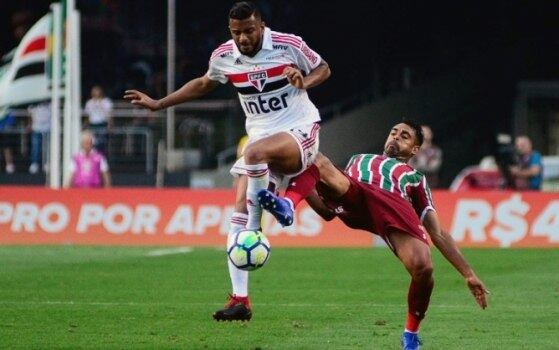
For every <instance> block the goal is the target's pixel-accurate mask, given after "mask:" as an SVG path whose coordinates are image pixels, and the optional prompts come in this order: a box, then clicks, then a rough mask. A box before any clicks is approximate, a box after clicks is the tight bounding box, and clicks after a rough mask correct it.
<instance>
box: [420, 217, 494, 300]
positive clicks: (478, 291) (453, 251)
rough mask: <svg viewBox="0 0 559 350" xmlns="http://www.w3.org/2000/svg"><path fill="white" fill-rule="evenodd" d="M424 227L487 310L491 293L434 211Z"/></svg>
mask: <svg viewBox="0 0 559 350" xmlns="http://www.w3.org/2000/svg"><path fill="white" fill-rule="evenodd" d="M423 226H424V227H425V229H426V230H427V232H428V233H429V236H430V237H431V240H432V241H433V244H434V245H435V247H437V249H438V250H439V251H440V252H441V253H442V254H443V256H444V257H445V258H446V260H448V261H449V262H450V263H451V264H452V266H454V267H455V268H456V270H458V272H459V273H460V274H461V275H462V276H463V277H464V279H465V280H466V283H467V285H468V288H469V289H470V291H471V292H472V295H473V296H474V298H475V299H476V302H477V303H478V304H479V306H480V307H481V308H482V309H485V308H486V307H487V299H486V297H485V296H486V294H489V291H488V290H487V289H486V288H485V285H484V284H483V282H482V281H481V280H480V279H479V278H478V277H477V276H476V274H475V272H474V270H473V269H472V268H471V267H470V265H469V264H468V262H467V261H466V259H465V258H464V256H463V255H462V253H461V252H460V250H459V249H458V246H457V245H456V242H455V241H454V239H453V238H452V236H450V235H449V234H448V233H446V232H444V231H443V230H442V229H441V225H440V222H439V218H438V216H437V213H436V212H434V211H432V210H431V211H429V212H428V213H427V214H426V215H425V218H424V220H423Z"/></svg>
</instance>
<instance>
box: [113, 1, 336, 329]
mask: <svg viewBox="0 0 559 350" xmlns="http://www.w3.org/2000/svg"><path fill="white" fill-rule="evenodd" d="M229 30H230V33H231V36H232V39H231V40H229V41H227V42H226V43H224V44H222V45H221V46H219V47H218V48H217V49H216V50H215V51H214V52H213V54H212V56H211V58H210V62H209V69H208V72H207V73H206V74H205V75H204V76H202V77H199V78H196V79H193V80H191V81H189V82H188V83H186V84H185V85H184V86H183V87H181V88H180V89H179V90H177V91H175V92H173V93H171V94H170V95H168V96H166V97H164V98H162V99H160V100H153V99H152V98H150V97H149V96H147V95H146V94H144V93H142V92H139V91H136V90H128V91H126V93H125V96H124V98H126V99H129V100H131V102H132V103H133V104H136V105H139V106H143V107H145V108H149V109H151V110H160V109H163V108H167V107H169V106H173V105H177V104H179V103H183V102H187V101H190V100H194V99H196V98H199V97H201V96H203V95H205V94H207V93H208V92H210V91H212V90H213V89H214V88H216V87H217V86H218V85H219V84H220V83H222V84H225V83H227V82H231V83H232V84H233V86H234V87H235V88H236V89H237V92H238V96H239V100H240V102H241V106H242V108H243V110H244V112H245V115H246V124H245V126H246V131H247V134H248V136H249V143H248V145H247V146H246V148H245V150H244V152H243V157H242V158H240V159H239V160H238V161H237V162H236V163H235V165H234V166H233V168H232V169H231V173H232V174H233V175H234V176H240V177H241V178H240V179H239V181H238V185H237V197H236V204H235V213H234V214H233V216H232V218H231V223H230V229H229V239H228V246H229V244H230V243H231V242H232V240H231V238H232V237H234V235H235V234H236V233H237V232H239V231H240V230H242V229H245V228H246V229H253V230H256V229H260V221H261V215H262V208H261V207H260V204H259V203H258V198H257V193H258V192H259V191H260V190H262V189H267V188H268V187H269V183H270V182H271V183H273V184H276V185H277V184H279V182H280V181H281V178H282V177H283V176H285V175H287V176H295V175H297V174H299V173H301V172H303V171H304V170H305V169H306V168H307V167H309V166H310V165H311V164H312V163H313V161H314V159H315V157H316V155H317V153H318V144H319V139H318V135H319V129H320V127H319V125H318V122H319V121H320V115H319V113H318V109H317V108H316V107H315V106H314V104H313V103H312V102H311V101H310V99H309V97H308V95H307V91H306V90H308V89H310V88H312V87H315V86H317V85H319V84H321V83H322V82H324V81H325V80H326V79H327V78H328V77H329V76H330V68H329V66H328V64H327V63H326V61H324V60H323V59H322V58H321V57H320V55H318V54H317V53H316V52H314V51H313V50H311V49H310V48H309V47H308V46H307V44H306V43H305V42H304V41H303V40H302V39H301V38H300V37H298V36H295V35H291V34H283V33H279V32H275V31H272V30H270V29H269V28H267V27H266V26H265V24H264V22H263V21H262V19H261V15H260V11H259V10H258V8H257V7H256V6H255V5H254V4H253V3H252V2H237V3H235V4H234V5H233V7H232V8H231V10H230V12H229ZM229 274H230V277H231V282H232V286H233V294H232V295H231V296H230V298H229V302H228V303H227V305H226V307H225V308H224V309H222V310H219V311H217V312H216V313H214V318H215V319H216V320H250V318H251V317H252V311H251V307H250V301H249V299H248V272H246V271H242V270H239V269H237V268H236V267H235V266H234V265H233V264H232V263H230V262H229Z"/></svg>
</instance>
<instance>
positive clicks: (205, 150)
mask: <svg viewBox="0 0 559 350" xmlns="http://www.w3.org/2000/svg"><path fill="white" fill-rule="evenodd" d="M113 106H114V108H113V111H112V116H111V122H110V123H109V126H108V127H107V128H106V129H100V130H99V129H94V130H93V132H94V134H95V135H96V139H97V141H99V142H102V143H103V145H102V148H103V150H104V153H105V155H106V156H107V160H108V162H109V165H110V169H111V172H113V173H115V172H116V173H146V174H152V173H154V172H155V171H156V169H155V165H156V157H157V144H158V142H159V141H160V140H164V139H166V137H167V135H166V133H167V124H166V122H167V120H166V118H165V112H151V111H148V110H145V109H141V108H137V107H134V106H132V105H130V104H129V103H127V102H125V101H115V102H114V105H113ZM10 113H11V114H12V115H13V116H14V117H15V123H13V125H10V126H4V127H2V128H1V129H0V145H1V146H2V148H4V149H7V150H8V151H7V152H10V153H11V154H12V156H13V161H14V164H15V167H16V172H18V173H20V172H26V171H28V170H29V166H30V164H31V158H30V155H31V128H30V119H31V118H30V114H29V112H28V110H27V109H13V110H11V111H10ZM175 113H176V116H175V125H174V127H173V128H171V130H173V132H174V133H175V134H174V138H175V144H174V145H173V146H174V147H173V149H175V150H186V151H188V150H190V151H194V152H196V153H197V154H199V157H198V158H197V161H196V162H195V163H192V162H186V163H187V164H188V165H189V166H190V167H193V168H212V167H215V166H216V165H217V161H216V159H217V155H218V154H220V152H222V151H224V150H227V149H230V148H231V147H234V146H235V145H236V143H237V141H238V139H239V138H240V137H241V136H242V135H243V133H244V118H242V117H241V116H242V113H241V111H240V109H239V107H238V103H237V102H236V101H235V100H208V101H196V102H190V103H187V104H184V105H182V106H179V107H177V108H176V112H175ZM82 118H83V119H82V126H83V128H84V129H85V128H87V127H88V117H87V116H86V115H82ZM98 145H99V146H101V144H98ZM48 149H49V139H48V132H47V133H45V134H44V137H43V138H42V142H41V155H42V156H41V161H42V164H41V166H40V167H39V168H40V169H39V171H40V172H42V171H44V169H46V168H47V167H46V165H47V163H48V154H49V152H48ZM4 153H5V152H4V151H2V152H0V157H1V158H5V154H4ZM185 153H188V152H185ZM191 153H192V152H191ZM5 161H6V160H5V159H3V162H2V163H1V164H2V165H5ZM175 168H176V167H175Z"/></svg>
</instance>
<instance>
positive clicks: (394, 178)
mask: <svg viewBox="0 0 559 350" xmlns="http://www.w3.org/2000/svg"><path fill="white" fill-rule="evenodd" d="M345 172H346V173H347V174H348V175H349V176H350V177H351V178H353V179H355V180H357V181H359V182H361V183H364V184H367V185H369V186H370V187H371V188H374V189H383V190H385V191H389V192H392V193H395V194H397V195H398V196H400V197H402V198H403V199H405V200H407V201H408V202H410V203H411V205H412V206H413V208H414V210H415V212H416V213H417V216H418V217H419V218H420V219H421V220H422V221H423V218H424V217H425V214H427V212H428V211H429V210H435V206H434V204H433V199H432V197H431V190H430V189H429V186H428V185H427V180H426V179H425V176H424V175H423V174H422V173H420V172H419V171H417V170H415V169H414V168H412V167H411V166H409V165H408V164H406V163H404V162H401V161H399V160H397V159H395V158H390V157H387V156H385V155H378V154H356V155H354V156H353V157H351V159H350V160H349V162H348V164H347V166H346V168H345Z"/></svg>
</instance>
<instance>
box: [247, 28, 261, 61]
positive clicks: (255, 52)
mask: <svg viewBox="0 0 559 350" xmlns="http://www.w3.org/2000/svg"><path fill="white" fill-rule="evenodd" d="M263 42H264V33H262V37H261V38H260V43H258V46H257V47H256V49H255V50H254V51H253V52H252V53H250V54H248V55H245V56H248V57H251V58H252V57H254V56H256V55H258V53H259V52H260V50H262V43H263Z"/></svg>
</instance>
